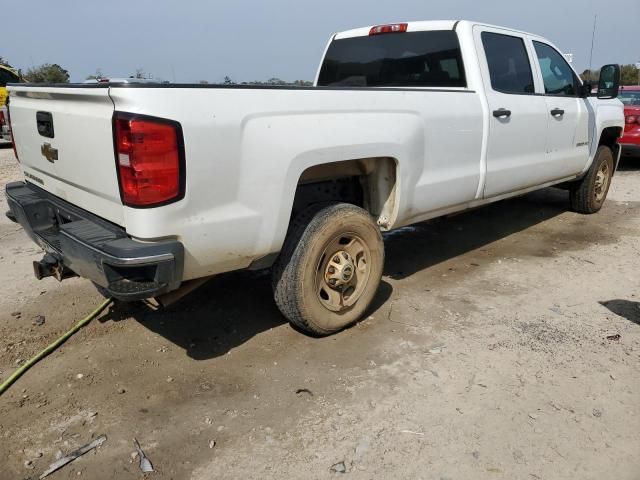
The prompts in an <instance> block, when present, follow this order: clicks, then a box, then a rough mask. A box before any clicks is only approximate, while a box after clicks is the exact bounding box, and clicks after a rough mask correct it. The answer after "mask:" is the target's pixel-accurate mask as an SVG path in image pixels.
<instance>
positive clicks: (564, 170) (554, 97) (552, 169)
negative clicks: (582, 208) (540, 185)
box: [533, 39, 589, 180]
mask: <svg viewBox="0 0 640 480" xmlns="http://www.w3.org/2000/svg"><path fill="white" fill-rule="evenodd" d="M533 48H534V50H535V52H536V57H537V65H536V67H537V69H538V70H539V74H540V77H541V81H542V86H543V88H544V90H543V92H544V95H545V103H546V105H547V111H548V115H547V125H548V128H547V145H546V163H545V167H544V168H545V171H547V172H548V173H549V177H550V179H551V180H554V179H558V178H563V177H567V176H570V175H573V174H577V173H579V172H581V171H582V170H583V168H584V167H585V166H586V164H587V161H588V160H589V142H588V139H589V137H588V117H589V115H588V110H587V103H586V101H585V99H583V98H578V88H579V86H580V81H579V80H578V76H577V75H576V74H575V72H574V71H573V69H572V68H571V67H570V66H569V64H568V63H567V61H566V60H565V58H564V57H563V56H562V54H561V53H560V52H558V51H557V50H556V49H555V48H554V47H552V46H551V45H549V44H548V43H545V42H543V41H541V40H537V39H533Z"/></svg>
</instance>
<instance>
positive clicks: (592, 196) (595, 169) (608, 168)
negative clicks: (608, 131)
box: [569, 145, 614, 213]
mask: <svg viewBox="0 0 640 480" xmlns="http://www.w3.org/2000/svg"><path fill="white" fill-rule="evenodd" d="M613 168H614V165H613V153H612V152H611V149H610V148H609V147H606V146H604V145H601V146H599V147H598V150H597V151H596V156H595V158H594V159H593V163H592V164H591V168H589V171H588V172H587V174H586V175H585V177H584V178H583V179H582V180H580V181H579V182H577V183H575V184H573V185H572V187H571V190H570V191H569V195H570V199H571V208H572V209H573V210H574V211H576V212H578V213H596V212H598V211H599V210H600V209H601V208H602V205H603V204H604V201H605V199H606V198H607V193H608V192H609V186H610V185H611V177H612V176H613Z"/></svg>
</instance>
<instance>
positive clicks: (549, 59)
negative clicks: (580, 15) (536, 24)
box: [533, 41, 578, 97]
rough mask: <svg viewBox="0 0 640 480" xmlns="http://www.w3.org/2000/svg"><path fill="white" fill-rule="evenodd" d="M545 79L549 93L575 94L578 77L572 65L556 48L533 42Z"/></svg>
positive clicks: (546, 91) (545, 85) (546, 89)
mask: <svg viewBox="0 0 640 480" xmlns="http://www.w3.org/2000/svg"><path fill="white" fill-rule="evenodd" d="M533 46H534V47H535V49H536V55H537V57H538V63H539V64H540V70H541V72H542V79H543V80H544V91H545V93H547V94H549V95H566V96H572V97H573V96H575V95H576V94H577V93H578V79H577V78H576V75H575V73H573V70H571V67H570V66H569V64H568V63H567V61H566V60H565V59H564V57H563V56H562V55H560V54H559V53H558V52H557V51H556V50H555V49H553V48H552V47H550V46H549V45H547V44H545V43H541V42H536V41H534V42H533Z"/></svg>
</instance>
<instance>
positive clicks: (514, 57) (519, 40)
mask: <svg viewBox="0 0 640 480" xmlns="http://www.w3.org/2000/svg"><path fill="white" fill-rule="evenodd" d="M474 38H475V41H476V45H477V47H478V56H479V60H480V70H481V74H482V77H483V83H484V85H485V91H486V96H487V103H488V107H489V138H488V142H487V160H486V165H487V170H486V180H485V188H484V197H485V198H487V197H493V196H495V195H499V194H502V193H507V192H511V191H516V190H520V189H523V188H527V187H530V186H533V185H538V184H540V183H544V181H545V180H546V179H547V174H546V172H545V171H544V169H543V166H544V163H545V148H546V141H547V138H546V135H547V116H548V113H547V105H546V102H545V98H544V96H541V95H536V93H535V83H534V73H533V68H532V61H533V60H534V58H535V57H534V56H533V54H532V52H531V50H530V48H529V46H528V45H527V42H526V39H525V37H524V36H523V35H520V34H518V33H515V32H511V31H509V30H502V29H497V28H491V27H485V26H480V25H476V26H475V27H474Z"/></svg>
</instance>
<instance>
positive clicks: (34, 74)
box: [0, 57, 640, 87]
mask: <svg viewBox="0 0 640 480" xmlns="http://www.w3.org/2000/svg"><path fill="white" fill-rule="evenodd" d="M0 65H6V66H10V65H9V63H8V62H7V61H6V60H5V59H4V58H2V57H0ZM20 75H21V76H22V78H24V79H25V81H27V82H30V83H69V79H70V76H69V72H68V71H67V70H65V69H64V68H62V67H61V66H60V65H58V64H57V63H44V64H42V65H38V66H34V67H31V68H28V69H27V70H26V71H24V72H22V71H20ZM599 77H600V70H589V69H587V70H585V71H583V72H582V73H581V74H580V78H582V80H587V81H591V82H594V83H595V82H597V81H598V78H599ZM98 78H102V72H101V71H100V69H98V70H96V72H95V73H94V74H92V75H88V76H87V77H86V79H87V80H90V79H98ZM129 78H139V79H144V78H149V77H147V74H146V73H145V72H144V70H142V69H141V68H138V69H136V71H135V73H134V74H132V75H130V76H129ZM200 83H201V84H203V85H205V84H209V83H210V82H209V81H208V80H200ZM211 83H213V84H216V83H222V84H223V85H293V86H298V87H307V86H311V85H313V82H310V81H308V80H294V81H293V82H288V81H285V80H282V79H280V78H277V77H273V78H270V79H268V80H253V81H250V82H236V81H234V80H233V79H232V78H231V77H229V76H228V75H227V76H225V77H224V79H223V81H222V82H211ZM620 85H640V70H638V69H637V68H636V66H635V65H634V64H627V65H620Z"/></svg>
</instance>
